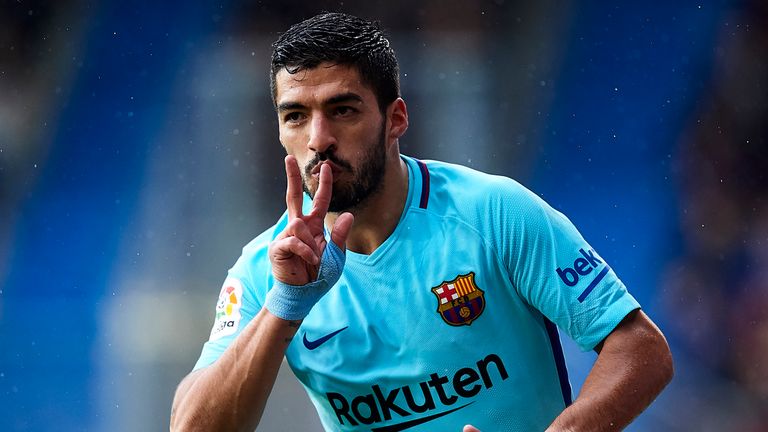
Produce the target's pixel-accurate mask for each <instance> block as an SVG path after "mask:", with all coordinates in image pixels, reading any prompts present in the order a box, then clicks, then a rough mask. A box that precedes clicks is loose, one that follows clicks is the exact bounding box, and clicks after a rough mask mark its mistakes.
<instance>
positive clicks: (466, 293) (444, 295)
mask: <svg viewBox="0 0 768 432" xmlns="http://www.w3.org/2000/svg"><path fill="white" fill-rule="evenodd" d="M432 294H434V295H435V297H437V313H438V314H440V316H441V317H442V318H443V321H445V322H446V324H449V325H452V326H462V325H471V324H472V321H474V320H476V319H477V318H479V317H480V315H482V313H483V311H484V310H485V292H484V291H483V290H481V289H480V288H479V287H478V286H477V284H475V273H474V272H469V273H467V274H464V275H460V276H457V277H456V279H453V280H451V281H446V282H441V283H440V285H438V286H436V287H434V288H432Z"/></svg>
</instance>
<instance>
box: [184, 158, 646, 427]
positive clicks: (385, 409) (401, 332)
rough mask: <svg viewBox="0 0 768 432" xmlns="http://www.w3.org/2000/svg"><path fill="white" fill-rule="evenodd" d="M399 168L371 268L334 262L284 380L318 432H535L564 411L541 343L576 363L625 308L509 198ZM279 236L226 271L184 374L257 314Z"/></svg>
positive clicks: (589, 253) (547, 221)
mask: <svg viewBox="0 0 768 432" xmlns="http://www.w3.org/2000/svg"><path fill="white" fill-rule="evenodd" d="M402 158H403V160H404V161H405V162H406V164H407V166H408V170H409V181H408V198H407V202H406V204H405V208H404V210H403V213H402V215H401V218H400V221H399V223H398V225H397V227H396V228H395V230H394V232H393V233H392V234H391V235H390V236H389V238H388V239H387V240H386V241H385V242H384V243H383V244H382V245H381V246H380V247H379V248H377V249H376V250H375V251H374V252H373V253H372V254H371V255H361V254H358V253H354V252H351V251H347V262H346V266H345V268H344V271H343V274H342V276H341V279H340V280H339V282H338V283H337V284H336V285H335V286H334V287H333V288H332V289H331V290H330V292H328V294H326V295H325V297H323V298H322V299H321V300H320V301H319V302H318V303H317V305H315V307H314V308H313V309H312V310H311V312H310V313H309V315H308V316H307V317H306V319H305V320H304V321H303V323H302V324H301V327H300V329H299V331H298V333H297V334H296V337H295V338H294V340H293V341H292V342H291V343H290V345H289V347H288V349H287V351H286V358H287V360H288V363H289V365H290V366H291V368H292V369H293V372H294V373H295V375H296V377H297V378H298V379H299V380H300V381H301V383H302V384H303V385H304V387H305V389H306V391H307V393H308V394H309V397H310V398H311V400H312V402H313V403H314V405H315V407H316V408H317V411H318V413H319V415H320V419H321V421H322V423H323V426H324V427H325V429H326V430H328V431H353V430H354V431H358V430H360V431H363V430H364V431H374V432H388V431H401V430H408V431H435V430H446V431H448V430H460V428H461V427H462V426H463V425H464V424H468V423H469V424H473V425H474V426H476V427H478V428H479V429H480V430H483V431H532V430H544V429H545V428H546V427H547V426H548V425H549V424H550V423H551V422H552V420H553V419H554V418H555V417H556V416H557V415H558V414H559V413H560V412H561V411H562V410H563V409H564V408H565V407H566V406H567V405H568V404H570V403H571V397H572V396H571V388H570V384H569V382H568V375H567V371H566V368H565V360H564V358H563V353H562V349H561V346H560V340H559V336H558V330H557V328H556V327H559V328H560V329H561V330H562V331H564V332H565V333H567V334H568V335H569V336H570V337H571V338H573V339H574V340H575V341H576V342H577V343H578V344H579V346H580V347H581V348H582V349H584V350H589V349H592V348H593V347H594V346H595V345H597V344H598V343H599V342H600V341H602V340H603V339H604V338H605V337H606V336H607V335H608V334H609V333H610V332H611V331H612V330H613V329H614V328H615V327H616V325H617V324H618V323H619V322H620V321H621V320H622V319H623V318H624V317H625V316H626V315H627V314H628V313H629V312H631V311H633V310H635V309H638V308H639V305H638V303H637V302H636V301H635V299H634V298H633V297H632V296H631V295H630V294H629V293H628V292H627V290H626V288H625V286H624V285H623V284H622V282H621V281H620V280H619V279H618V278H617V276H616V275H615V273H614V272H613V270H611V269H610V267H609V266H608V265H607V264H606V263H605V261H604V260H603V259H602V258H601V257H600V256H599V255H598V254H597V253H596V252H595V251H594V250H593V249H592V248H591V247H590V246H589V244H587V242H586V241H585V240H584V239H583V238H582V236H581V235H580V234H579V233H578V231H577V230H576V229H575V228H574V226H573V224H571V222H570V221H569V220H568V219H567V218H566V217H565V216H563V215H562V214H561V213H559V212H557V211H556V210H554V209H552V208H551V207H550V206H549V205H547V204H546V203H545V202H544V201H543V200H542V199H540V198H539V197H538V196H536V195H535V194H533V193H532V192H530V191H529V190H528V189H526V188H524V187H523V186H521V185H520V184H519V183H517V182H515V181H514V180H511V179H509V178H506V177H500V176H492V175H488V174H484V173H480V172H478V171H474V170H472V169H469V168H466V167H462V166H458V165H451V164H447V163H442V162H435V161H424V162H422V161H418V160H415V159H412V158H409V157H406V156H403V157H402ZM304 206H305V211H309V209H310V206H311V202H310V201H309V198H308V197H306V198H305V203H304ZM287 222H288V220H287V216H286V215H285V214H284V215H283V216H282V218H281V219H280V220H279V221H278V223H277V224H276V225H275V226H274V227H272V228H271V229H269V230H267V231H266V232H264V233H263V234H261V235H260V236H259V237H257V238H256V239H254V240H253V241H252V242H251V243H249V244H248V245H247V246H246V247H245V248H244V249H243V254H242V256H241V257H240V259H239V260H238V261H237V263H236V264H235V265H234V267H232V269H231V270H230V271H229V277H228V279H227V282H225V286H224V289H223V290H222V296H220V298H219V303H218V305H217V320H216V323H215V324H214V329H213V331H212V337H211V340H210V341H209V342H207V343H206V344H205V345H204V347H203V352H202V355H201V357H200V359H199V360H198V362H197V364H196V365H195V369H198V368H201V367H204V366H207V365H209V364H211V363H213V362H214V361H215V360H216V359H217V358H218V357H219V356H220V355H221V354H222V352H224V350H225V349H226V347H227V346H228V345H229V344H230V343H231V342H232V341H233V340H234V338H235V337H237V335H238V334H239V332H240V331H241V330H242V329H243V327H245V326H246V325H247V323H248V321H250V320H251V319H252V317H253V316H254V315H255V314H256V313H257V312H258V311H259V310H260V309H261V306H262V304H263V301H264V298H265V296H266V293H267V291H268V290H269V289H270V287H272V284H273V278H272V273H271V269H270V263H269V260H268V257H267V247H268V245H269V243H270V241H272V239H274V238H275V236H277V234H279V233H280V232H281V231H282V230H283V229H284V227H285V226H286V224H287ZM228 287H229V289H228ZM232 293H234V294H235V295H234V297H233V296H232ZM237 294H239V295H240V297H239V298H237ZM228 296H229V297H228ZM228 298H230V299H232V300H228ZM233 301H234V303H233ZM230 306H232V307H230ZM229 312H233V313H229ZM233 316H234V317H235V318H236V319H230V318H231V317H233ZM220 317H221V318H220Z"/></svg>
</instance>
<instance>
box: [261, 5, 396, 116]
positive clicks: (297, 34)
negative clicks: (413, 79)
mask: <svg viewBox="0 0 768 432" xmlns="http://www.w3.org/2000/svg"><path fill="white" fill-rule="evenodd" d="M272 49H273V50H272V66H271V68H270V89H271V90H272V102H273V103H274V102H275V98H276V97H277V84H276V83H275V76H276V75H277V73H278V72H279V71H280V70H281V69H283V68H285V70H286V71H287V72H288V73H290V74H294V73H297V72H299V71H301V70H302V69H312V68H314V67H317V65H319V64H320V63H323V62H330V63H334V64H338V65H347V66H353V67H355V68H357V70H358V72H359V73H360V78H361V79H362V81H363V83H365V84H366V85H368V86H370V87H371V88H372V89H373V93H374V94H375V95H376V100H377V102H378V104H379V110H380V111H382V112H384V111H385V110H386V108H387V107H388V106H389V104H391V103H392V102H393V101H394V100H395V99H397V98H398V97H400V77H399V75H400V71H399V67H398V65H397V58H395V51H394V50H393V49H392V47H391V46H390V44H389V40H387V38H386V37H385V36H384V34H383V32H382V30H381V29H380V28H379V26H378V23H376V22H371V21H366V20H364V19H361V18H358V17H356V16H352V15H347V14H343V13H324V14H320V15H316V16H314V17H312V18H309V19H307V20H304V21H302V22H300V23H298V24H295V25H293V26H292V27H291V28H290V29H288V31H286V32H285V33H283V34H282V35H280V37H279V38H278V39H277V41H275V43H274V44H272Z"/></svg>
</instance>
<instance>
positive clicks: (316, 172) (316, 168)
mask: <svg viewBox="0 0 768 432" xmlns="http://www.w3.org/2000/svg"><path fill="white" fill-rule="evenodd" d="M323 164H326V165H328V167H330V168H331V174H333V178H334V179H335V178H336V177H337V176H338V175H339V174H341V168H339V166H338V165H336V164H335V163H333V162H331V161H329V160H324V161H322V162H320V163H319V164H317V165H315V166H314V168H312V171H310V174H311V175H312V177H315V178H319V177H320V167H322V166H323Z"/></svg>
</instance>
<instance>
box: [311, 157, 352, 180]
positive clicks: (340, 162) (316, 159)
mask: <svg viewBox="0 0 768 432" xmlns="http://www.w3.org/2000/svg"><path fill="white" fill-rule="evenodd" d="M324 161H331V162H333V163H334V164H335V165H336V166H337V167H339V168H344V169H347V170H350V171H351V170H352V164H350V163H349V162H347V161H345V160H344V159H340V158H338V157H337V156H336V155H335V154H334V153H329V152H323V153H315V157H313V158H312V160H310V161H309V162H307V166H306V167H305V168H304V174H306V175H307V176H309V175H310V174H311V173H312V170H313V169H314V168H315V166H317V164H319V163H321V162H324Z"/></svg>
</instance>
